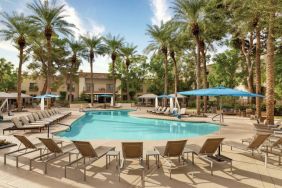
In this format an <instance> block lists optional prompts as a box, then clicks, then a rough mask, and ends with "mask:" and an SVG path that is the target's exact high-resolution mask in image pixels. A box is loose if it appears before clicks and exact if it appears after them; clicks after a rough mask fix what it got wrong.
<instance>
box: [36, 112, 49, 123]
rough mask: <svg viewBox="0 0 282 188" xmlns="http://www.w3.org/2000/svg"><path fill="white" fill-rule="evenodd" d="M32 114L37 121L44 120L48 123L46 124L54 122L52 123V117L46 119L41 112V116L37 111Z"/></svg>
mask: <svg viewBox="0 0 282 188" xmlns="http://www.w3.org/2000/svg"><path fill="white" fill-rule="evenodd" d="M31 115H32V116H33V118H34V120H35V121H37V122H44V123H46V124H52V123H54V121H53V120H51V119H45V118H44V117H43V116H42V115H41V114H40V116H39V114H38V113H37V112H36V113H32V114H31Z"/></svg>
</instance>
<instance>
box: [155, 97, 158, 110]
mask: <svg viewBox="0 0 282 188" xmlns="http://www.w3.org/2000/svg"><path fill="white" fill-rule="evenodd" d="M158 106H159V100H158V97H156V98H155V108H158Z"/></svg>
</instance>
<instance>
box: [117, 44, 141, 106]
mask: <svg viewBox="0 0 282 188" xmlns="http://www.w3.org/2000/svg"><path fill="white" fill-rule="evenodd" d="M136 49H137V46H134V45H133V44H126V45H125V46H123V47H122V48H121V49H120V51H121V54H122V56H123V57H124V61H125V66H126V96H127V100H130V96H129V78H128V74H129V66H130V64H131V63H132V60H133V59H134V58H135V55H136V53H137V51H136Z"/></svg>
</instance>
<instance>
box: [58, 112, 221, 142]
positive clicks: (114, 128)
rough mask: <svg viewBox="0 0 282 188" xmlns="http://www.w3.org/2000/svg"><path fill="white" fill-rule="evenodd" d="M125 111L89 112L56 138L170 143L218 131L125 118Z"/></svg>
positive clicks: (201, 125)
mask: <svg viewBox="0 0 282 188" xmlns="http://www.w3.org/2000/svg"><path fill="white" fill-rule="evenodd" d="M128 112H130V111H129V110H115V111H110V110H109V111H91V112H86V114H85V115H84V116H82V117H81V118H80V119H78V120H77V121H75V122H74V123H73V124H72V129H71V131H69V132H67V131H65V132H59V133H57V136H60V137H64V138H67V139H71V140H97V139H108V140H170V139H181V138H191V137H198V136H203V135H207V134H211V133H213V132H216V131H218V130H219V125H216V124H211V123H198V122H181V121H167V120H159V119H148V118H138V117H133V116H129V115H128Z"/></svg>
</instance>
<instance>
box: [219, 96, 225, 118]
mask: <svg viewBox="0 0 282 188" xmlns="http://www.w3.org/2000/svg"><path fill="white" fill-rule="evenodd" d="M219 106H220V123H222V122H224V120H223V111H222V97H220V104H219Z"/></svg>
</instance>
